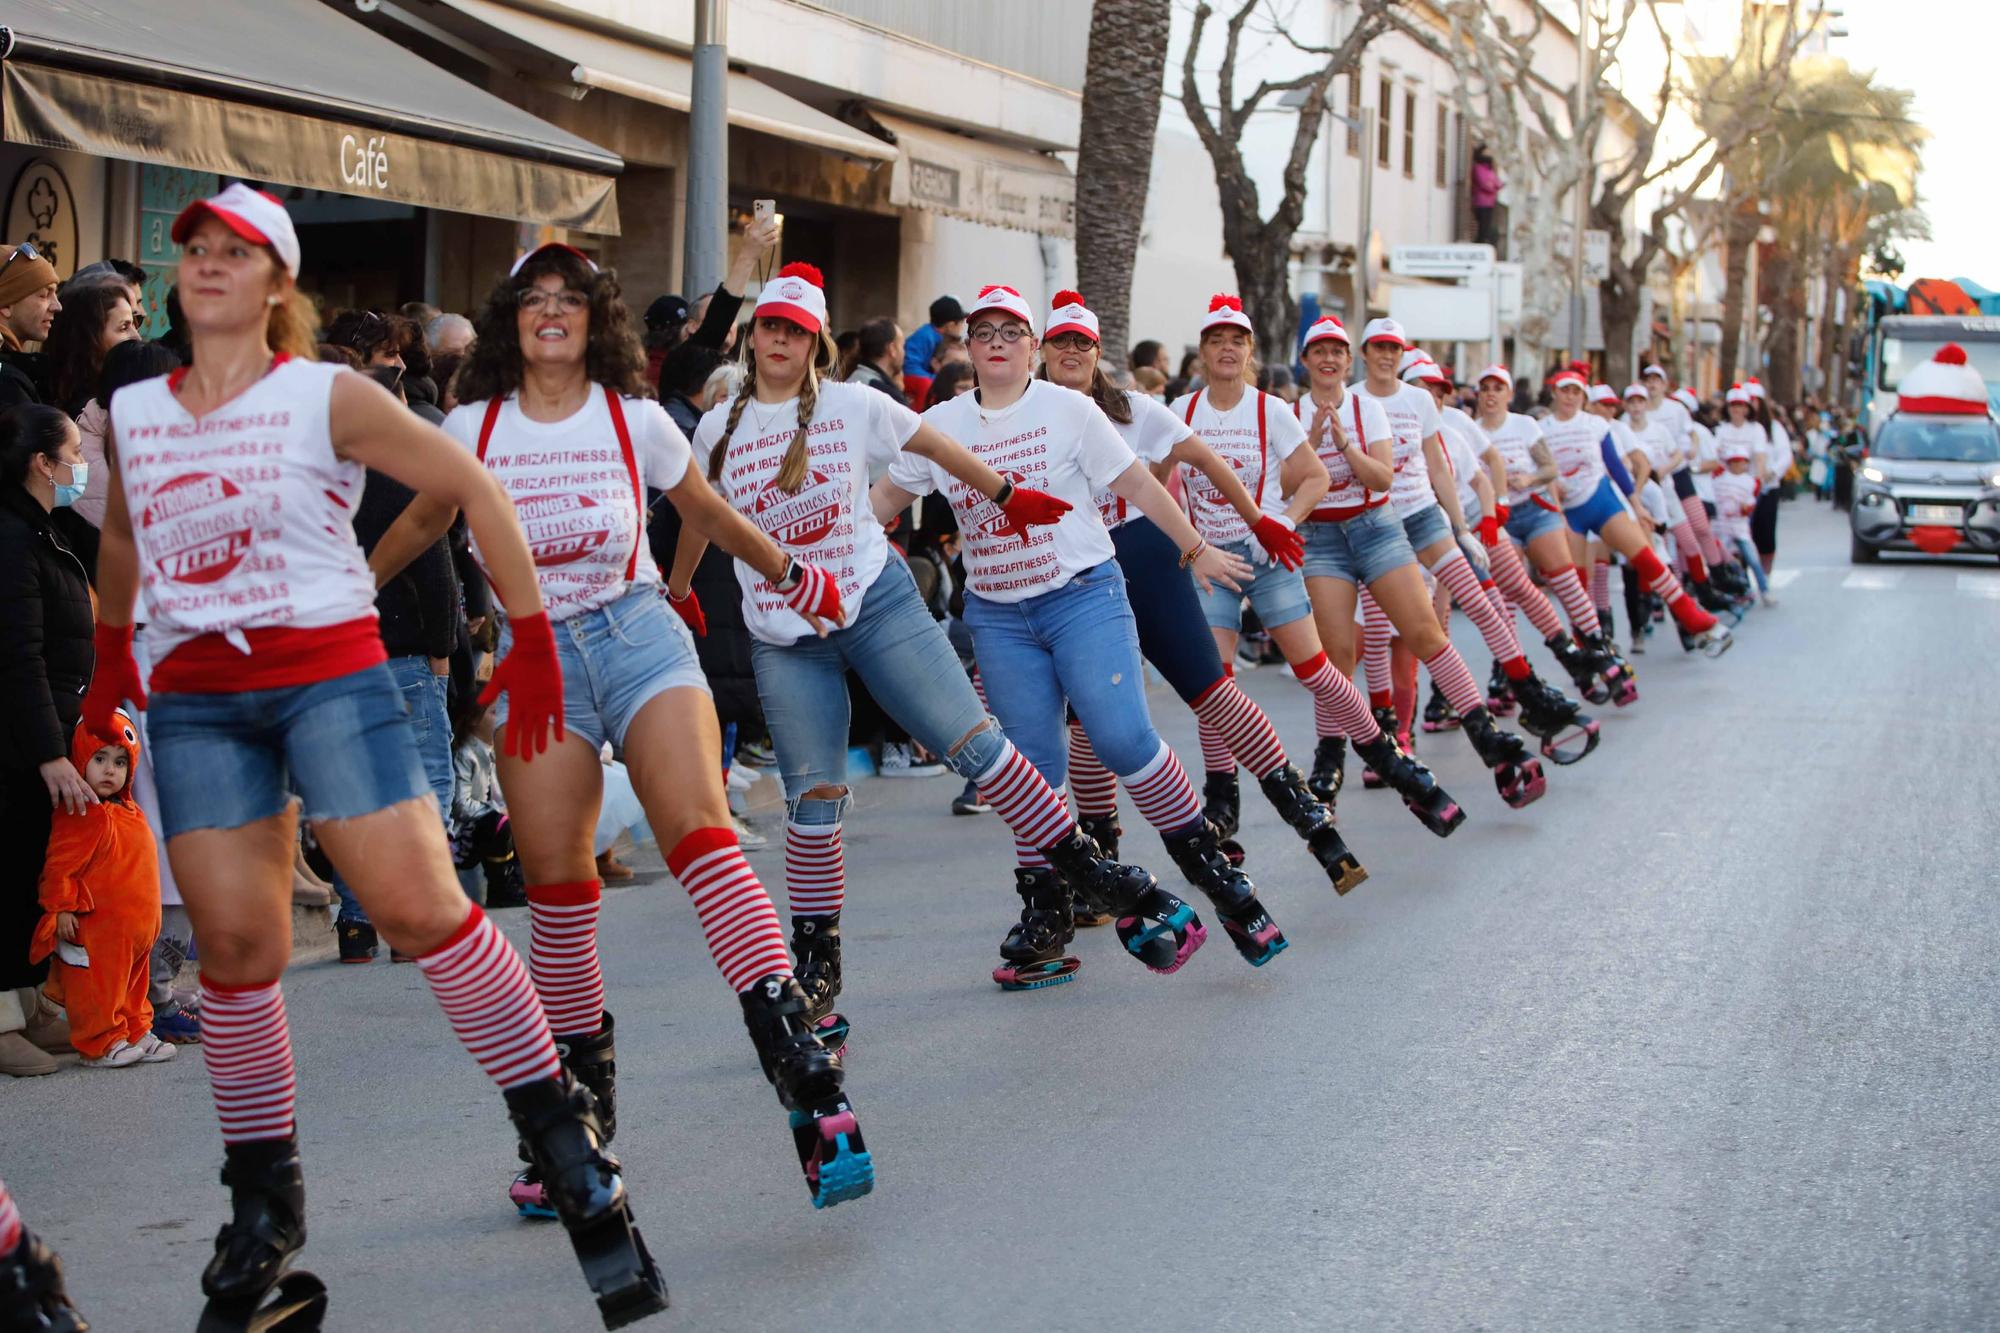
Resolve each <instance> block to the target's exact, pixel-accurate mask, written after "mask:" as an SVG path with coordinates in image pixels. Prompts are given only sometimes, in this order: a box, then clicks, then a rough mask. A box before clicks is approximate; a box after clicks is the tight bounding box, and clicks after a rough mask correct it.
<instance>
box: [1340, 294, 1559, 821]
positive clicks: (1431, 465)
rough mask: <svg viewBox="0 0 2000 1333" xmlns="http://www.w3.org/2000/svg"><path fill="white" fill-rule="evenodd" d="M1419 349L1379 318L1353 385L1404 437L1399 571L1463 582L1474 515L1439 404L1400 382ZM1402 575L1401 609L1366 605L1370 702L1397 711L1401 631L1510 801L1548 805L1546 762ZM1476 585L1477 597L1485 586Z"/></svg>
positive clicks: (1394, 498)
mask: <svg viewBox="0 0 2000 1333" xmlns="http://www.w3.org/2000/svg"><path fill="white" fill-rule="evenodd" d="M1409 348H1410V342H1409V339H1407V338H1405V337H1404V336H1403V328H1402V326H1401V325H1400V324H1398V323H1396V321H1394V320H1392V319H1377V320H1371V321H1370V322H1369V324H1368V327H1367V328H1366V329H1364V330H1362V334H1361V357H1362V361H1363V363H1364V366H1365V369H1366V371H1367V374H1366V377H1365V378H1364V379H1362V380H1361V381H1360V382H1358V383H1355V384H1351V385H1349V386H1348V392H1350V393H1352V394H1354V395H1355V396H1356V397H1358V398H1360V399H1362V400H1363V401H1364V402H1366V401H1372V402H1374V403H1375V404H1376V405H1377V406H1378V407H1380V408H1381V409H1382V414H1383V416H1385V417H1386V418H1388V422H1389V430H1390V433H1391V435H1392V436H1393V438H1394V440H1395V447H1394V450H1393V452H1392V458H1393V467H1394V471H1395V479H1394V480H1393V481H1392V482H1391V483H1390V486H1389V508H1390V509H1392V510H1394V511H1395V512H1394V515H1393V517H1394V518H1395V519H1396V521H1397V525H1398V526H1399V527H1401V528H1402V530H1403V537H1404V540H1403V547H1407V548H1408V549H1409V550H1410V552H1411V554H1412V557H1413V559H1412V560H1411V561H1410V562H1409V564H1408V565H1405V563H1404V562H1403V561H1402V560H1401V559H1400V557H1401V556H1402V549H1403V547H1394V548H1393V549H1394V552H1395V557H1396V558H1397V561H1396V563H1397V567H1399V568H1402V567H1409V566H1413V565H1414V562H1415V561H1416V560H1421V561H1423V562H1424V563H1425V564H1426V565H1427V566H1428V567H1429V568H1431V569H1432V570H1433V571H1435V572H1436V573H1437V574H1438V577H1440V578H1446V577H1456V573H1455V570H1454V567H1455V566H1458V565H1462V564H1463V563H1464V561H1465V554H1464V552H1463V551H1462V550H1460V549H1459V546H1458V542H1457V538H1456V534H1457V533H1460V532H1463V531H1464V530H1465V516H1464V515H1463V514H1461V513H1459V512H1458V492H1457V490H1456V488H1454V487H1453V486H1452V485H1451V484H1450V470H1449V468H1448V467H1447V466H1446V464H1445V460H1444V440H1443V437H1442V436H1441V435H1440V434H1439V432H1440V431H1441V430H1442V426H1441V425H1440V423H1439V421H1438V413H1437V403H1436V402H1435V401H1434V400H1433V399H1432V398H1431V396H1430V394H1429V393H1428V392H1426V391H1425V390H1423V389H1419V388H1417V387H1416V386H1415V385H1413V384H1405V383H1403V382H1402V380H1401V379H1399V378H1398V370H1399V367H1400V365H1401V362H1402V357H1403V353H1404V352H1406V351H1408V350H1409ZM1467 572H1468V573H1469V572H1470V571H1469V570H1468V571H1467ZM1397 577H1398V578H1399V579H1400V581H1401V585H1402V586H1401V589H1400V595H1397V596H1395V597H1394V598H1393V600H1394V602H1395V605H1394V607H1392V606H1391V605H1390V604H1389V603H1385V602H1382V601H1380V600H1379V599H1377V598H1376V597H1374V596H1373V595H1372V594H1371V595H1370V596H1367V597H1363V598H1362V600H1361V609H1362V615H1363V617H1364V625H1363V630H1364V636H1365V638H1364V643H1365V647H1366V649H1367V666H1368V693H1369V701H1370V702H1371V703H1372V704H1373V705H1374V706H1375V710H1376V719H1377V721H1381V720H1383V719H1384V718H1385V716H1386V715H1388V714H1389V713H1390V712H1391V710H1392V708H1393V696H1392V692H1391V688H1390V685H1389V679H1388V677H1389V670H1388V668H1389V660H1388V647H1389V628H1390V626H1392V625H1393V626H1394V627H1395V632H1396V633H1397V634H1398V635H1400V636H1401V637H1402V640H1403V642H1404V644H1405V645H1407V646H1408V648H1409V650H1410V652H1411V653H1412V654H1413V655H1414V656H1415V657H1416V658H1417V660H1418V661H1420V662H1422V663H1423V664H1424V667H1425V668H1426V669H1427V670H1428V671H1429V672H1430V673H1431V679H1432V680H1434V681H1436V682H1437V684H1438V686H1439V687H1440V688H1441V689H1443V691H1444V696H1445V698H1446V700H1447V701H1449V702H1450V704H1451V706H1452V707H1453V708H1454V709H1456V710H1457V712H1458V717H1459V731H1460V733H1461V734H1463V735H1464V737H1465V739H1466V740H1467V742H1468V743H1470V744H1471V746H1472V748H1473V749H1474V750H1475V751H1476V752H1477V753H1478V755H1479V761H1480V762H1481V763H1483V764H1485V765H1486V766H1487V767H1488V768H1489V769H1491V770H1492V771H1493V785H1494V786H1495V787H1496V788H1497V789H1498V790H1499V792H1500V799H1502V800H1503V801H1505V802H1507V804H1508V805H1510V806H1513V807H1514V808H1515V809H1517V810H1518V809H1520V808H1521V807H1522V806H1525V805H1528V804H1530V803H1532V802H1534V801H1537V800H1540V799H1541V797H1542V794H1543V792H1545V791H1546V790H1547V787H1548V781H1547V779H1546V778H1544V777H1543V776H1542V766H1541V764H1540V763H1538V762H1537V761H1536V760H1534V759H1532V758H1530V757H1529V755H1528V747H1527V746H1525V745H1523V744H1522V743H1521V738H1520V737H1518V736H1516V735H1514V734H1513V733H1512V732H1510V731H1503V730H1501V729H1500V727H1498V726H1497V725H1495V723H1494V721H1493V717H1492V715H1491V714H1490V713H1489V712H1488V711H1487V708H1486V699H1485V696H1484V695H1482V694H1481V693H1480V691H1479V686H1478V684H1477V682H1475V681H1474V680H1473V678H1472V673H1471V672H1470V671H1468V670H1466V668H1465V659H1464V658H1462V657H1460V656H1459V655H1458V650H1457V649H1456V648H1454V647H1452V646H1451V639H1450V638H1449V637H1448V636H1447V635H1446V634H1445V632H1444V629H1443V627H1442V626H1440V625H1439V624H1438V621H1437V613H1436V612H1435V611H1433V610H1432V609H1431V603H1430V598H1429V596H1428V595H1427V594H1425V592H1424V589H1423V579H1422V577H1421V576H1420V575H1419V574H1418V573H1417V571H1416V569H1415V568H1414V567H1410V572H1409V574H1408V575H1406V576H1397ZM1370 582H1371V584H1372V582H1373V580H1370ZM1472 587H1473V588H1474V590H1475V591H1476V590H1477V588H1478V583H1477V580H1476V579H1475V580H1474V582H1473V584H1472ZM1412 597H1414V598H1415V600H1414V601H1412V600H1411V599H1412ZM1350 632H1351V631H1350ZM1524 665H1525V663H1524Z"/></svg>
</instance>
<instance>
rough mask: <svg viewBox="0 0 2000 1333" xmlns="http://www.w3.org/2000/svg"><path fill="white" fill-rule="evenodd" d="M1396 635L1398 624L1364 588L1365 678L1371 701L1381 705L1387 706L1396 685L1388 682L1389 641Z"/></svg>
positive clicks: (1362, 620) (1362, 634)
mask: <svg viewBox="0 0 2000 1333" xmlns="http://www.w3.org/2000/svg"><path fill="white" fill-rule="evenodd" d="M1394 636H1395V627H1394V626H1393V625H1391V624H1390V623H1389V616H1388V613H1387V612H1385V611H1383V609H1382V607H1381V605H1380V604H1379V603H1378V602H1376V600H1375V595H1374V594H1373V593H1371V592H1369V591H1368V589H1366V588H1363V589H1362V590H1361V669H1362V678H1363V679H1364V680H1366V681H1367V682H1368V701H1369V702H1370V703H1372V704H1374V705H1375V706H1376V707H1378V708H1387V707H1388V706H1389V701H1390V698H1391V697H1392V691H1393V689H1394V687H1393V686H1392V685H1391V684H1390V683H1389V640H1390V639H1391V638H1393V637H1394Z"/></svg>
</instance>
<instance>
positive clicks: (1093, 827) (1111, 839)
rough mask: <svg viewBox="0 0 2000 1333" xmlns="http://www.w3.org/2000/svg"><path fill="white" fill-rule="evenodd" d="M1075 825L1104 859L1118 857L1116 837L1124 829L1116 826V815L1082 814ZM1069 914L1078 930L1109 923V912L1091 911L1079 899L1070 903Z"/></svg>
mask: <svg viewBox="0 0 2000 1333" xmlns="http://www.w3.org/2000/svg"><path fill="white" fill-rule="evenodd" d="M1076 826H1077V828H1078V829H1080V830H1082V832H1083V836H1084V837H1086V838H1088V839H1090V840H1091V841H1092V842H1094V843H1096V844H1097V850H1098V854H1099V855H1101V856H1102V857H1103V858H1104V859H1105V860H1107V861H1116V860H1117V859H1118V839H1119V837H1120V836H1121V835H1122V834H1123V833H1124V832H1125V830H1124V829H1122V828H1119V827H1118V816H1117V815H1115V814H1111V815H1084V816H1083V817H1082V818H1080V819H1078V820H1077V821H1076ZM1070 915H1071V916H1072V918H1074V920H1075V921H1076V928H1077V929H1078V930H1086V929H1092V928H1095V927H1097V926H1108V925H1110V924H1111V916H1110V914H1109V913H1106V912H1096V911H1092V910H1091V909H1090V908H1088V907H1085V906H1084V905H1083V903H1082V901H1081V900H1077V901H1073V902H1072V903H1071V904H1070Z"/></svg>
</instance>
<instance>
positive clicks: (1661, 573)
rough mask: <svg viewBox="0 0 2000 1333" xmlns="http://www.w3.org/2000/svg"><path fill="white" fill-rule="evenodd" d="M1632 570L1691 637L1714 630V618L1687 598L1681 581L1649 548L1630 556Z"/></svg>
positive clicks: (1643, 548) (1691, 599)
mask: <svg viewBox="0 0 2000 1333" xmlns="http://www.w3.org/2000/svg"><path fill="white" fill-rule="evenodd" d="M1632 568H1634V569H1636V570H1638V571H1639V577H1640V578H1642V579H1644V580H1646V586H1647V587H1648V588H1650V589H1652V591H1653V592H1654V593H1656V594H1657V595H1658V596H1659V597H1660V598H1661V599H1662V600H1663V601H1665V602H1666V604H1667V610H1669V611H1671V612H1673V616H1674V623H1675V624H1677V625H1679V626H1680V627H1681V628H1682V629H1684V630H1686V631H1687V632H1688V633H1690V634H1699V633H1701V632H1702V631H1703V630H1709V629H1714V628H1715V617H1714V616H1712V615H1710V614H1709V613H1708V612H1706V611H1704V610H1702V609H1701V605H1700V603H1698V602H1696V601H1695V599H1694V598H1692V597H1690V596H1688V595H1687V589H1685V588H1683V587H1681V581H1680V580H1679V579H1677V578H1675V577H1674V571H1673V570H1671V569H1668V568H1667V567H1666V566H1665V565H1664V564H1662V563H1660V557H1658V556H1657V555H1654V554H1653V552H1652V549H1651V548H1650V547H1642V548H1640V551H1639V554H1637V555H1635V556H1633V557H1632Z"/></svg>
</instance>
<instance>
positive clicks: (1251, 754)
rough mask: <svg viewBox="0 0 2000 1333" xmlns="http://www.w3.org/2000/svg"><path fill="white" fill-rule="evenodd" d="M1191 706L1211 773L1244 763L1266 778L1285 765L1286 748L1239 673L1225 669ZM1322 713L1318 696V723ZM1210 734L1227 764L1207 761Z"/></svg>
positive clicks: (1315, 707)
mask: <svg viewBox="0 0 2000 1333" xmlns="http://www.w3.org/2000/svg"><path fill="white" fill-rule="evenodd" d="M1320 656H1321V657H1322V658H1324V657H1325V656H1326V654H1325V653H1321V654H1320ZM1347 688H1348V689H1349V690H1352V689H1353V688H1354V683H1353V682H1352V681H1349V682H1348V686H1347ZM1356 697H1359V696H1356ZM1189 707H1191V708H1193V709H1194V715H1195V717H1196V718H1197V719H1199V720H1200V722H1201V735H1202V743H1201V748H1202V755H1203V758H1204V762H1205V765H1206V767H1207V769H1208V771H1209V772H1211V773H1216V772H1227V773H1232V774H1233V773H1234V772H1235V771H1236V765H1237V762H1238V761H1239V760H1240V761H1241V762H1242V764H1243V767H1245V768H1247V769H1249V770H1250V776H1252V777H1254V778H1265V777H1269V776H1270V775H1271V774H1273V773H1275V772H1277V771H1278V770H1279V769H1281V768H1283V767H1284V766H1285V763H1286V759H1285V747H1284V744H1283V743H1282V742H1280V741H1279V740H1278V733H1277V731H1276V730H1275V729H1273V728H1272V726H1271V719H1270V718H1269V717H1267V716H1265V714H1264V710H1263V709H1261V708H1259V707H1258V706H1257V704H1256V702H1255V701H1254V700H1252V699H1251V698H1250V696H1249V695H1247V694H1245V693H1244V692H1243V687H1242V686H1241V685H1238V684H1237V683H1236V673H1235V672H1234V671H1232V670H1230V669H1229V668H1228V667H1224V668H1223V676H1222V679H1221V680H1218V681H1216V682H1215V684H1213V685H1211V686H1209V687H1208V689H1207V690H1205V691H1204V692H1203V693H1202V696H1201V697H1200V698H1199V699H1196V700H1195V701H1194V702H1193V703H1192V704H1190V705H1189ZM1319 711H1320V710H1319V701H1318V697H1317V696H1315V697H1314V701H1313V716H1314V718H1315V720H1317V718H1318V716H1319ZM1210 735H1213V736H1214V737H1215V738H1216V741H1217V742H1218V743H1219V744H1221V746H1222V747H1223V753H1224V754H1225V755H1227V756H1228V758H1227V759H1226V760H1225V761H1224V762H1223V763H1220V764H1217V763H1213V762H1207V754H1208V737H1209V736H1210Z"/></svg>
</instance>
